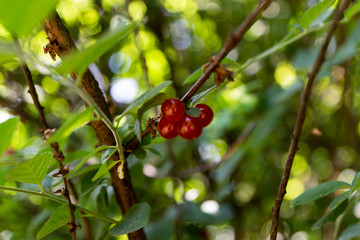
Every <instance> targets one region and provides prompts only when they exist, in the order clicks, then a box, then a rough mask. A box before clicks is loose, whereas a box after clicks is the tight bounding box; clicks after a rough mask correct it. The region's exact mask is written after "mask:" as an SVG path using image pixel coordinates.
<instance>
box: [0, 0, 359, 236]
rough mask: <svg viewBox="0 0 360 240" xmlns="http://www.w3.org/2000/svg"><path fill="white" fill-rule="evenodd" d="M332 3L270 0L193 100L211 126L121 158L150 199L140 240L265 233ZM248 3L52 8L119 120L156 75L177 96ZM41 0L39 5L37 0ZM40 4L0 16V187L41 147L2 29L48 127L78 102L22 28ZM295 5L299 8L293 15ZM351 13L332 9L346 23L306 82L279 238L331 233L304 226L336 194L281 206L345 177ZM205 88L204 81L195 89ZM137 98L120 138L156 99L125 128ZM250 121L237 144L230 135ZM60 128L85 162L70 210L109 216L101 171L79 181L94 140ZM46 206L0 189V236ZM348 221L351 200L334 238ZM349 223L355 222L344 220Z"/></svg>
mask: <svg viewBox="0 0 360 240" xmlns="http://www.w3.org/2000/svg"><path fill="white" fill-rule="evenodd" d="M8 2H11V1H0V9H2V8H1V6H2V7H4V8H5V9H6V7H9V6H8V5H6V4H8ZM22 2H24V3H23V4H28V5H29V4H30V5H31V3H28V2H27V1H22ZM51 2H54V3H53V4H55V2H56V1H51ZM333 2H334V1H326V0H324V1H323V2H322V3H321V5H316V6H317V7H313V6H314V5H315V4H316V3H318V1H294V0H290V1H284V0H277V1H274V2H273V3H272V4H271V5H270V6H269V8H268V9H267V10H266V11H265V12H264V13H262V15H261V17H260V18H259V19H258V20H257V21H256V22H255V24H254V25H253V27H251V29H250V30H249V31H248V32H247V33H246V35H245V37H244V39H243V40H242V41H241V43H240V44H239V45H238V46H237V47H236V48H235V49H234V50H233V51H231V52H230V54H229V55H228V58H229V59H231V60H233V61H234V62H232V61H230V60H229V61H228V62H227V63H224V65H225V66H226V67H228V69H229V70H232V71H234V72H236V75H235V81H234V82H228V83H226V84H223V85H221V86H219V87H218V88H216V89H214V90H212V91H210V92H209V93H208V94H206V95H205V96H203V97H202V98H201V100H200V101H201V102H204V103H206V104H208V105H210V106H211V107H212V108H213V110H214V112H215V117H214V121H213V122H212V123H211V124H210V126H208V127H207V128H205V129H204V131H203V133H202V135H201V137H200V138H199V139H197V140H194V141H185V140H183V139H180V138H176V139H174V140H170V141H165V140H164V139H162V138H161V137H159V136H156V137H155V138H154V139H150V138H145V139H143V141H142V144H141V148H140V149H138V150H136V151H134V152H133V154H131V155H130V156H129V157H128V160H127V161H128V166H129V168H130V174H131V176H132V178H131V179H132V184H133V186H134V188H135V191H136V193H137V198H138V200H139V201H140V202H148V203H149V204H150V207H151V215H150V220H149V223H148V224H147V226H146V227H145V232H146V235H147V236H148V239H157V240H158V239H164V240H167V239H214V240H215V239H216V240H218V239H266V238H267V237H268V235H269V230H270V226H271V219H272V207H273V205H274V202H275V198H276V193H277V190H278V185H279V182H280V180H281V175H282V170H283V167H284V164H285V160H286V157H287V151H288V148H289V144H290V140H291V133H292V129H293V126H294V125H295V120H296V116H297V108H298V105H299V100H300V93H301V90H302V88H303V86H304V84H305V83H306V77H307V73H308V72H309V71H310V70H311V67H312V65H313V63H314V60H315V57H316V54H317V53H318V51H319V48H320V46H321V43H322V40H323V39H324V36H325V34H326V30H327V27H328V26H329V22H330V20H331V18H330V15H331V13H332V12H333V10H334V7H335V6H334V3H333ZM336 3H337V1H336V2H335V4H336ZM39 4H40V3H39ZM41 4H45V5H47V4H46V3H41ZM257 4H258V1H248V0H223V1H218V0H182V1H176V0H149V1H141V0H136V1H127V0H60V1H58V2H57V5H56V10H57V11H58V12H59V15H60V17H61V18H62V20H63V21H64V22H65V24H66V26H67V27H68V29H69V31H70V34H71V36H72V38H73V39H74V41H75V43H76V44H77V45H78V46H79V47H80V48H81V49H92V50H94V51H95V52H96V54H97V55H96V56H95V55H93V54H92V53H89V54H90V55H91V56H90V57H94V59H96V60H94V62H93V63H92V64H91V65H90V70H91V71H92V73H93V74H94V76H95V78H96V79H97V81H98V82H99V85H100V88H101V89H102V90H103V91H104V94H105V95H106V98H107V99H108V101H109V102H112V103H113V104H111V106H112V112H113V114H114V116H119V115H120V114H121V113H122V112H123V111H124V110H125V109H126V108H127V107H128V106H129V104H130V103H131V102H133V100H134V98H135V97H138V96H140V95H141V94H143V93H145V92H146V91H148V90H149V89H151V88H152V87H155V86H158V85H159V84H161V83H164V82H165V81H167V80H171V81H172V85H171V86H169V87H167V88H166V89H165V90H163V92H164V93H166V94H167V96H168V97H179V98H181V97H182V96H183V95H184V94H185V93H186V92H187V91H188V89H189V88H190V86H191V82H193V81H194V80H196V78H195V77H193V78H188V77H189V76H190V75H191V74H192V73H194V72H195V71H196V70H198V69H201V66H202V65H203V64H205V63H206V62H207V61H208V59H209V57H211V56H212V55H214V54H216V53H217V52H218V51H219V50H220V49H221V47H222V45H223V44H224V42H225V40H226V37H227V36H228V35H229V34H230V33H232V32H233V31H234V30H235V29H236V28H237V27H238V26H239V24H240V23H241V22H242V21H243V20H244V19H245V18H246V16H248V15H249V13H250V12H251V11H252V9H254V7H256V5H257ZM51 7H52V6H51V4H49V6H48V8H50V9H51ZM311 7H313V8H311ZM48 8H47V7H44V8H42V10H41V11H40V12H38V9H36V8H35V7H33V8H29V9H28V10H27V11H31V12H26V8H25V7H23V9H22V11H25V12H26V13H31V14H30V15H29V14H28V15H26V14H23V15H21V14H20V13H18V14H17V13H16V12H15V11H16V9H14V10H13V11H14V14H15V16H16V17H17V18H16V19H17V20H16V21H19V25H13V24H8V22H7V21H8V20H7V19H6V18H4V17H1V16H0V23H1V25H0V63H1V65H0V104H1V106H2V107H1V109H0V122H4V121H5V120H7V119H8V118H11V117H12V116H19V117H20V121H19V122H18V123H17V127H16V130H15V131H14V132H13V131H11V129H8V128H7V127H4V130H2V128H1V125H0V130H1V131H0V134H1V137H2V138H3V140H1V141H0V149H3V146H5V145H6V146H5V147H7V150H6V151H5V153H4V154H2V156H1V158H0V185H1V186H6V187H16V188H24V189H29V190H38V189H39V188H38V187H37V186H36V185H33V184H29V183H21V182H17V181H9V179H6V178H5V176H6V175H7V173H8V172H11V171H14V170H11V169H14V168H15V167H16V166H18V164H23V163H24V162H26V161H29V160H30V159H32V158H33V157H34V156H35V155H36V154H37V153H42V152H49V151H51V150H50V148H49V146H47V145H45V144H44V142H43V140H42V136H41V134H40V132H39V129H40V127H39V121H38V116H37V112H36V109H35V107H34V105H33V103H32V100H31V98H30V96H29V94H28V93H27V89H28V88H27V86H26V82H25V79H24V76H23V73H22V71H21V68H20V66H19V63H18V62H17V58H16V57H15V52H14V47H13V45H12V41H11V34H10V32H9V31H13V33H15V34H18V35H19V38H20V42H21V45H22V47H23V49H24V51H25V56H26V60H27V63H28V65H29V67H30V70H31V72H32V75H33V78H34V81H35V84H36V88H37V91H38V94H39V98H40V102H41V104H42V106H44V111H45V117H46V119H47V121H48V122H49V125H50V126H51V128H59V127H60V126H62V124H64V123H66V122H67V120H68V119H69V118H71V116H73V115H74V114H80V112H82V111H83V106H84V104H83V102H82V101H81V99H80V97H79V96H78V94H77V93H76V92H74V91H73V89H71V88H69V87H67V86H66V85H65V84H64V81H63V80H62V79H61V78H60V77H59V75H57V74H56V66H58V65H59V64H60V62H61V60H60V59H59V58H57V60H56V61H55V62H54V61H53V60H52V59H51V58H50V56H48V55H45V54H44V53H43V47H44V46H45V45H46V44H47V43H48V40H47V39H46V34H45V32H44V31H43V30H42V28H41V25H40V23H39V22H34V21H36V19H35V20H34V19H33V20H31V21H30V22H28V24H29V25H27V24H25V25H24V22H26V21H27V17H28V16H41V17H42V16H45V15H46V14H48V12H49V9H48ZM308 9H312V10H310V11H308V12H306V11H307V10H308ZM358 9H359V4H358V3H355V4H354V7H353V8H352V9H351V11H349V12H348V13H347V15H346V16H348V17H352V16H353V18H352V19H347V20H344V21H343V23H342V25H341V26H340V27H339V29H338V30H337V32H336V34H335V35H334V37H333V39H332V41H331V43H330V47H329V49H328V52H327V58H328V60H327V61H326V62H325V64H324V66H323V68H322V70H321V73H320V76H319V77H318V79H317V81H316V82H315V85H314V87H313V92H312V96H311V99H310V103H309V106H308V112H307V116H306V121H305V125H304V128H303V131H302V135H301V138H300V143H299V151H298V152H297V156H296V157H295V161H294V166H293V170H292V173H291V176H290V180H289V184H288V188H287V194H286V195H285V200H284V202H283V205H282V209H281V212H280V217H281V224H280V228H279V232H280V233H281V234H282V236H283V238H284V239H292V240H296V239H330V238H331V237H332V236H333V235H334V231H335V227H334V223H333V222H332V223H327V224H326V225H324V227H323V228H321V229H316V230H311V227H312V226H313V224H314V223H315V222H317V221H318V220H319V219H320V218H321V217H322V216H323V215H324V214H325V213H326V211H327V207H328V206H329V204H330V202H331V201H332V200H333V199H334V198H335V197H336V196H339V195H340V194H341V193H343V190H337V191H335V192H334V193H332V194H330V195H328V196H326V197H324V198H320V199H317V200H315V201H313V202H311V203H308V204H306V205H301V206H296V207H292V206H291V201H292V200H293V199H295V198H296V197H297V196H298V195H300V194H301V193H303V192H304V191H305V190H306V189H309V188H311V187H314V186H316V185H318V184H319V183H320V182H327V181H330V180H332V181H334V180H338V181H343V182H346V183H349V184H351V183H352V181H353V178H354V176H355V174H356V172H358V171H359V170H360V161H359V157H358V153H359V152H360V149H359V144H360V139H359V135H360V124H359V120H358V119H359V115H360V94H359V92H358V89H359V87H358V80H359V78H360V64H359V63H360V61H359V56H360V55H359V39H360V38H359V34H360V28H359V27H358V26H359V20H358ZM0 12H1V11H0ZM305 12H306V14H305ZM6 16H9V17H8V18H9V19H10V16H11V18H12V17H14V16H13V15H9V14H8V15H6ZM20 17H21V18H20ZM29 18H30V17H29ZM9 21H10V22H11V19H10V20H9ZM12 21H15V20H12ZM130 22H134V23H135V22H136V24H137V25H136V27H135V28H136V29H135V30H133V31H132V32H130V33H129V36H128V37H127V38H125V39H123V40H122V41H120V39H118V40H114V39H112V40H111V46H110V45H107V43H109V42H104V41H103V42H102V46H103V47H104V49H102V50H101V51H100V50H99V49H97V48H96V47H94V46H99V45H96V44H97V43H99V42H98V40H99V39H103V40H104V38H102V37H104V36H106V35H104V34H106V32H107V31H108V30H109V31H110V35H108V37H109V36H110V37H113V36H117V35H111V34H114V32H112V33H111V30H114V29H116V26H119V25H121V24H128V23H130ZM35 23H37V25H36V26H35V25H34V24H35ZM21 26H24V27H23V28H22V27H21ZM30 26H31V28H30V29H29V27H30ZM33 26H35V27H33ZM127 26H129V25H127ZM131 26H132V25H131ZM134 26H135V25H134ZM115 34H116V32H115ZM106 39H107V40H109V38H105V40H106ZM115 42H116V43H115ZM104 43H106V44H104ZM105 45H106V46H105ZM105 48H106V49H105ZM105 50H106V51H105ZM78 56H79V55H78ZM74 59H79V58H76V57H75V58H74ZM87 60H88V59H87ZM235 62H236V63H235ZM67 64H68V63H67ZM76 65H77V66H78V65H81V63H79V62H76ZM60 66H61V65H60ZM68 66H69V67H71V64H70V65H68ZM81 67H84V66H81ZM68 70H69V71H70V69H68ZM185 79H188V80H187V81H186V82H185ZM184 82H185V83H184ZM213 85H214V82H213V78H211V79H210V80H208V81H207V83H206V84H205V85H204V86H203V87H202V89H201V91H206V90H207V89H209V88H210V87H212V86H213ZM156 93H157V92H156ZM141 104H143V102H141ZM130 106H132V105H130ZM135 107H136V108H135ZM138 107H141V106H134V108H131V109H130V110H131V111H130V110H129V111H128V112H127V114H126V116H124V115H121V117H122V118H121V120H120V118H119V122H117V123H118V124H119V129H118V132H119V135H120V136H121V137H122V139H123V142H124V143H126V142H127V141H128V140H129V139H131V137H134V136H135V131H137V135H138V129H140V128H142V129H144V127H145V124H146V119H147V118H149V117H154V116H155V115H156V114H157V113H158V112H159V109H158V107H155V108H152V109H151V110H149V111H144V112H141V114H142V115H143V116H142V118H141V117H140V121H139V120H138V125H137V126H136V121H137V119H138V118H139V117H138V115H137V114H138V113H137V112H136V111H135V110H136V109H138ZM88 118H91V116H88ZM80 120H81V119H80ZM15 122H17V120H16V121H15V120H11V122H10V123H9V122H7V124H10V125H11V126H13V125H14V124H15ZM5 123H6V122H5ZM82 124H83V122H82V123H81V124H80V125H82ZM252 126H253V127H254V128H253V130H252V131H250V133H249V134H248V135H246V136H245V138H244V139H242V140H243V143H242V144H236V143H237V142H238V141H239V139H241V138H242V136H243V135H242V134H243V133H244V131H247V130H249V129H250V128H251V127H252ZM13 127H14V126H13ZM73 127H74V128H73V129H74V130H71V134H70V132H66V133H67V134H66V136H67V137H66V138H62V139H61V140H60V142H59V144H60V148H61V149H62V150H63V151H64V153H65V155H66V160H65V163H69V164H70V169H73V168H74V167H75V166H77V165H78V164H79V163H80V162H81V160H83V159H86V160H87V159H88V160H87V162H86V164H84V162H81V164H84V165H79V166H81V168H79V170H78V172H76V173H75V174H76V175H72V178H71V179H72V181H73V183H74V186H75V190H76V191H77V192H78V195H79V203H78V205H80V206H82V207H84V208H87V209H90V210H92V211H95V212H99V213H101V214H103V215H105V216H108V217H109V218H114V219H116V220H119V219H121V217H122V214H121V211H120V209H119V207H118V206H117V204H116V202H115V197H114V191H113V189H112V187H111V183H110V181H111V179H110V176H109V174H105V175H103V176H101V178H99V179H96V180H95V181H92V179H94V176H95V174H96V173H97V171H98V170H99V168H100V166H101V163H104V162H106V160H104V157H102V155H101V153H97V154H96V152H97V151H93V150H94V148H95V146H96V144H97V140H96V137H95V135H94V132H93V130H92V129H91V128H90V127H89V126H83V127H81V128H78V127H79V126H73ZM5 130H7V131H10V132H5ZM64 131H65V130H64ZM12 133H13V137H12V138H11V142H10V136H11V134H12ZM69 134H70V135H69ZM9 144H10V145H9ZM4 149H5V148H4ZM1 152H2V151H1ZM90 153H91V154H90ZM89 154H90V155H89ZM225 155H226V158H225V157H224V156H225ZM87 156H88V157H87ZM90 156H91V157H90ZM222 159H225V160H224V161H223V162H222V163H221V164H220V165H217V166H216V167H212V168H208V166H211V165H212V164H214V163H218V162H220V161H222ZM56 167H57V165H56V163H55V161H52V162H51V163H50V166H49V171H48V172H47V176H46V177H45V180H44V182H43V184H42V186H43V187H44V186H47V187H46V189H50V190H51V189H52V190H54V191H55V190H56V189H58V188H59V187H60V186H61V184H60V182H59V181H57V180H56V179H55V178H53V177H52V175H53V174H54V173H56ZM59 206H61V205H60V204H59V203H56V202H53V201H50V200H48V199H45V198H41V197H38V196H29V195H25V194H23V193H14V192H11V191H2V190H0V238H1V239H14V240H15V239H36V235H37V234H38V232H39V230H40V229H41V227H42V226H43V225H44V223H45V222H46V221H47V220H48V219H49V216H50V215H51V213H52V211H53V210H54V209H55V208H57V207H59ZM359 218H360V205H359V204H355V205H354V207H353V208H352V209H350V210H349V211H348V212H347V214H345V215H344V216H343V218H342V222H341V223H342V224H340V225H336V228H338V229H337V231H338V233H341V232H342V231H343V230H344V229H345V228H346V227H347V226H350V225H352V224H354V223H356V222H357V221H358V219H359ZM89 220H90V222H91V226H92V232H93V235H94V239H121V240H124V239H127V237H126V236H119V237H113V236H111V235H110V234H109V231H108V228H109V226H110V224H109V223H108V222H106V221H102V220H99V219H97V218H89ZM78 221H79V222H80V219H78ZM352 228H353V229H354V231H358V228H357V227H356V225H355V226H353V227H352ZM350 230H351V229H350ZM67 232H68V229H67V228H66V226H64V227H61V228H60V229H58V230H57V231H55V232H53V233H51V234H49V235H47V236H45V237H44V238H43V239H69V237H70V236H69V235H68V234H67ZM348 232H350V233H353V232H351V231H348V230H347V231H346V232H344V233H345V234H347V233H348ZM350 233H349V234H348V235H349V236H353V235H351V234H350ZM78 238H79V239H85V233H84V228H82V229H81V230H80V231H78Z"/></svg>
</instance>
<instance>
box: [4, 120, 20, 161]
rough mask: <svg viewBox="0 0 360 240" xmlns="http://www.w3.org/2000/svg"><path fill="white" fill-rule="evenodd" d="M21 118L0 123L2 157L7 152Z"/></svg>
mask: <svg viewBox="0 0 360 240" xmlns="http://www.w3.org/2000/svg"><path fill="white" fill-rule="evenodd" d="M18 122H19V118H18V117H16V118H10V119H8V120H6V121H5V122H2V123H0V136H1V137H0V156H1V155H2V154H3V153H4V152H5V150H6V149H7V147H8V146H9V144H10V143H11V138H12V136H13V135H14V132H15V130H16V127H17V125H18Z"/></svg>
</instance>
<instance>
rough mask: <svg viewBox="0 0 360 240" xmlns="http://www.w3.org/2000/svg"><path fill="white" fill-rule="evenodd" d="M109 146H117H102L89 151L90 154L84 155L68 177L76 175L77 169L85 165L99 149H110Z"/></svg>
mask: <svg viewBox="0 0 360 240" xmlns="http://www.w3.org/2000/svg"><path fill="white" fill-rule="evenodd" d="M108 148H115V146H106V145H103V146H100V147H98V148H96V149H94V150H93V151H92V152H91V153H89V154H88V155H86V157H84V158H83V159H82V160H81V161H80V162H79V163H78V164H77V165H76V167H74V168H73V169H72V170H71V171H70V172H69V173H68V174H67V175H66V176H67V178H68V179H70V178H72V177H74V176H75V173H76V171H77V170H79V169H80V168H81V167H82V165H84V164H85V163H86V161H87V160H89V158H91V157H92V156H94V155H95V154H96V153H98V152H99V151H102V150H104V149H108Z"/></svg>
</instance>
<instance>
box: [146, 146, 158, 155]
mask: <svg viewBox="0 0 360 240" xmlns="http://www.w3.org/2000/svg"><path fill="white" fill-rule="evenodd" d="M144 148H145V149H146V150H148V151H149V152H151V153H152V154H154V155H156V156H159V157H162V155H161V153H160V152H159V151H158V150H156V149H155V148H152V147H144Z"/></svg>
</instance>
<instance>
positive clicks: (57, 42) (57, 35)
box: [43, 12, 146, 240]
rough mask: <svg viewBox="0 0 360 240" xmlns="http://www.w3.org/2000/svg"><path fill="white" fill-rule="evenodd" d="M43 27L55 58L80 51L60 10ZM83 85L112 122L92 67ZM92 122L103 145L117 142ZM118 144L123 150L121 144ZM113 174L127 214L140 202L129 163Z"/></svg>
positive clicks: (119, 200) (47, 48) (140, 235)
mask: <svg viewBox="0 0 360 240" xmlns="http://www.w3.org/2000/svg"><path fill="white" fill-rule="evenodd" d="M43 29H44V31H45V33H46V35H47V36H48V40H49V44H47V45H46V46H45V48H44V51H45V52H48V53H49V54H50V56H52V57H53V58H55V57H56V55H58V56H60V57H63V56H65V55H67V54H69V53H71V52H73V51H76V49H77V48H76V46H75V43H74V41H73V40H72V38H71V36H70V33H69V31H68V30H67V28H66V27H65V25H64V23H63V22H62V20H61V19H60V16H59V15H58V13H57V12H55V13H54V15H53V16H51V17H49V18H47V19H46V20H45V23H44V24H43ZM71 75H72V77H73V78H74V79H77V78H78V77H77V75H76V74H75V73H73V74H71ZM81 86H82V88H83V89H84V90H85V91H86V92H87V94H88V95H89V96H90V97H91V98H92V99H93V100H94V102H95V103H96V104H97V106H98V107H99V108H100V109H101V111H102V112H103V113H104V114H105V115H106V116H107V118H108V119H109V120H110V121H112V117H111V114H110V111H109V106H108V104H107V102H106V101H105V98H104V95H103V93H102V91H101V90H100V88H99V85H98V83H97V81H96V80H95V78H94V76H93V75H92V74H91V72H90V71H89V70H86V71H85V73H84V74H83V76H82V77H81ZM90 125H91V127H93V129H94V131H95V134H96V137H97V138H98V140H99V142H100V143H101V144H103V145H107V146H114V145H116V141H115V138H114V135H113V132H112V131H111V129H109V128H108V126H107V125H106V124H105V123H104V122H103V121H102V120H98V121H91V122H90ZM118 147H119V149H120V147H121V146H118ZM120 155H121V154H120ZM111 159H112V160H115V161H117V160H119V159H120V156H119V154H118V153H116V154H114V155H113V156H112V157H111ZM110 175H111V180H112V185H113V187H114V191H115V198H116V201H117V203H118V205H119V206H120V208H121V210H122V212H123V213H126V212H127V211H128V210H129V209H130V207H131V206H132V205H134V204H136V203H137V199H136V196H135V191H134V189H133V186H132V184H131V179H130V174H129V169H128V168H127V164H126V162H121V163H117V164H116V165H115V166H114V167H113V168H112V169H110ZM122 177H123V178H122ZM128 237H129V239H130V240H132V239H141V240H142V239H146V237H145V234H144V231H143V229H139V230H137V231H135V232H133V233H130V234H129V235H128Z"/></svg>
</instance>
